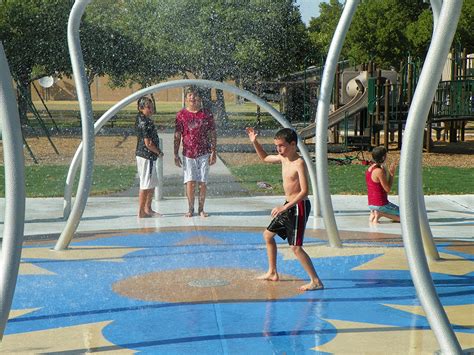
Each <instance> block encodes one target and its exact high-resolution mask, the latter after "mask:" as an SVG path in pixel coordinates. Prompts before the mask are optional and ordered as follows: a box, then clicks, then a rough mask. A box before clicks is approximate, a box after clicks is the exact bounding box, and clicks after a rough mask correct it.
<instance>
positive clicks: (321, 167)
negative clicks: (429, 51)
mask: <svg viewBox="0 0 474 355" xmlns="http://www.w3.org/2000/svg"><path fill="white" fill-rule="evenodd" d="M358 5H359V0H348V1H346V4H345V5H344V10H343V12H342V15H341V18H340V19H339V23H338V24H337V28H336V31H335V32H334V37H333V38H332V41H331V45H330V47H329V52H328V56H327V59H326V63H325V65H324V71H323V78H322V80H321V92H320V94H319V99H318V109H317V111H316V135H315V150H316V178H317V180H318V186H317V187H318V196H319V202H320V204H321V211H322V215H323V219H324V226H325V228H326V231H327V234H328V239H329V244H330V245H331V246H332V247H337V248H340V247H341V246H342V243H341V240H340V238H339V233H338V231H337V225H336V218H335V217H334V209H333V207H332V201H331V193H330V191H329V177H328V145H327V139H328V132H327V130H328V119H329V118H328V117H329V104H330V101H331V92H332V87H333V85H334V75H335V74H336V65H337V60H338V58H339V55H340V54H341V50H342V46H343V44H344V39H345V38H346V34H347V31H348V30H349V26H350V25H351V22H352V18H353V17H354V13H355V11H356V9H357V6H358Z"/></svg>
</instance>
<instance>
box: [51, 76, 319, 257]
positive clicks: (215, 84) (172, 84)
mask: <svg viewBox="0 0 474 355" xmlns="http://www.w3.org/2000/svg"><path fill="white" fill-rule="evenodd" d="M188 85H197V86H205V87H211V88H216V89H221V90H224V91H229V92H231V93H233V94H236V95H239V96H242V97H244V98H246V99H247V100H249V101H252V102H254V103H256V104H257V105H259V106H260V107H262V108H263V109H264V110H266V111H267V112H268V113H270V114H271V115H272V116H273V117H274V118H275V119H276V120H277V121H278V122H279V123H280V124H281V125H282V126H283V127H287V128H293V127H292V126H291V124H290V123H289V122H288V120H287V119H286V118H285V117H284V116H283V115H282V114H281V113H280V112H278V111H277V110H275V109H274V108H273V107H272V106H271V105H270V104H268V103H267V102H266V101H265V100H263V99H261V98H260V97H258V96H256V95H254V94H252V93H250V92H248V91H245V90H242V89H240V88H238V87H235V86H233V85H230V84H226V83H223V82H219V81H212V80H203V79H183V80H174V81H168V82H165V83H160V84H156V85H153V86H150V87H147V88H144V89H141V90H139V91H137V92H135V93H133V94H131V95H129V96H127V97H126V98H124V99H122V100H121V101H119V102H117V103H116V104H115V105H113V106H112V107H111V108H110V109H108V110H107V111H106V112H105V113H104V114H103V115H102V116H101V117H100V118H99V120H97V122H96V123H95V125H94V130H95V133H97V132H99V130H100V129H101V128H102V127H103V126H104V125H105V124H106V123H107V122H108V121H109V120H110V119H111V118H112V117H113V116H114V115H115V114H116V113H117V112H118V111H120V110H121V109H122V108H124V107H125V106H127V105H129V104H130V103H132V102H134V101H136V100H137V99H139V98H140V97H141V96H143V95H148V94H151V93H154V92H157V91H161V90H165V89H170V88H176V87H183V86H188ZM298 148H299V149H300V151H301V154H302V156H303V159H304V161H305V162H306V165H307V167H308V171H309V175H310V180H311V188H312V189H313V203H314V206H315V208H314V213H315V215H316V214H317V213H318V212H319V207H318V206H319V205H318V199H317V186H316V174H315V172H314V169H313V168H312V167H313V163H312V160H311V157H310V155H309V152H308V149H307V148H306V146H305V145H304V143H303V142H302V141H301V139H300V138H298ZM82 149H83V145H82V143H81V144H80V145H79V147H78V148H77V151H76V153H75V154H74V158H73V160H72V162H71V165H70V167H69V171H68V174H67V177H66V184H65V189H64V210H63V213H64V215H65V216H67V215H68V211H70V210H71V199H72V186H73V182H74V177H75V175H76V173H77V169H78V165H79V156H80V155H81V151H82ZM73 208H74V207H73ZM71 239H72V236H71V238H70V239H69V240H68V242H67V244H65V245H63V247H67V246H68V245H69V243H70V241H71ZM56 249H57V248H56Z"/></svg>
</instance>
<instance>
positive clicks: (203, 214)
mask: <svg viewBox="0 0 474 355" xmlns="http://www.w3.org/2000/svg"><path fill="white" fill-rule="evenodd" d="M199 215H200V216H201V217H203V218H206V217H209V213H206V212H204V211H199Z"/></svg>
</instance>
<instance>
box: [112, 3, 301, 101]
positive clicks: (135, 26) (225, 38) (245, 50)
mask: <svg viewBox="0 0 474 355" xmlns="http://www.w3.org/2000/svg"><path fill="white" fill-rule="evenodd" d="M124 6H125V11H126V12H127V18H126V19H124V20H122V22H120V21H118V22H117V25H118V26H120V27H121V28H128V32H127V33H130V35H131V36H132V38H135V39H136V40H137V41H138V40H139V41H141V43H142V44H143V45H144V46H145V47H146V48H148V49H149V50H150V52H151V53H154V54H155V58H154V60H155V62H154V63H155V64H153V61H152V60H150V62H149V63H150V64H149V65H150V67H159V68H162V72H163V73H166V74H175V75H182V76H184V77H189V76H193V77H196V78H201V79H210V80H218V81H222V80H225V79H241V80H243V81H246V82H254V81H256V80H262V79H270V78H275V77H277V76H278V75H280V74H285V73H288V72H290V71H292V70H295V69H299V68H301V64H302V62H303V60H302V58H304V57H305V56H306V54H307V52H308V51H309V48H308V47H309V42H308V41H307V34H306V31H305V27H304V24H303V23H302V21H301V18H300V14H299V12H298V9H297V8H296V6H295V4H294V3H293V1H292V0H277V1H271V2H262V1H261V0H241V1H227V0H217V1H216V0H201V1H199V2H198V3H197V2H196V1H194V0H130V1H127V2H125V3H124ZM137 9H139V10H140V11H137ZM144 14H145V15H144ZM144 17H146V20H144ZM138 74H139V73H137V72H135V73H134V74H133V75H132V73H129V75H128V78H129V79H132V78H133V80H138V79H139V75H138ZM140 74H141V75H145V72H144V71H143V72H141V73H140ZM150 77H151V75H150ZM218 99H219V100H220V102H219V103H218V105H221V106H222V103H223V101H222V95H219V93H218Z"/></svg>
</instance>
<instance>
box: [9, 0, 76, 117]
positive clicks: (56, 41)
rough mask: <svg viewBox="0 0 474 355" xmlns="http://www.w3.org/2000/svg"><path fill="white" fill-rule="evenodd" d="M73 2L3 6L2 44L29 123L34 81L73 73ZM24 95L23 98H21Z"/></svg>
mask: <svg viewBox="0 0 474 355" xmlns="http://www.w3.org/2000/svg"><path fill="white" fill-rule="evenodd" d="M70 6H71V5H70V2H69V1H55V0H45V1H41V3H40V2H38V1H33V0H9V1H2V2H1V3H0V40H1V41H2V43H3V45H4V48H5V53H6V56H7V58H8V62H9V65H10V70H11V72H12V76H13V77H14V79H15V81H16V83H17V85H18V93H19V94H18V106H19V111H20V118H21V119H22V121H23V122H25V121H26V111H27V102H26V100H25V98H24V97H23V94H26V96H29V95H30V91H29V84H30V82H31V81H33V80H35V79H37V78H39V77H42V76H45V75H52V74H55V73H56V72H66V73H68V72H70V64H69V56H68V55H67V46H66V42H65V41H66V25H65V24H66V23H67V17H68V14H69V11H70ZM20 93H21V94H20Z"/></svg>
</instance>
